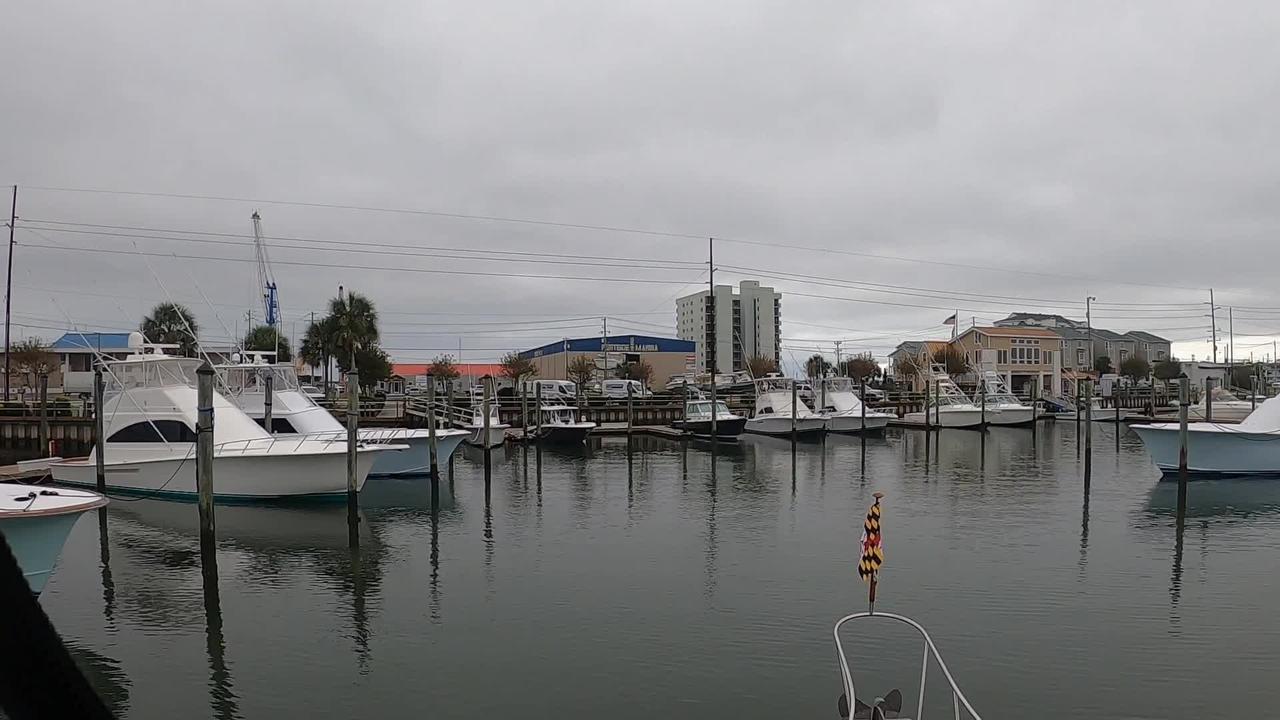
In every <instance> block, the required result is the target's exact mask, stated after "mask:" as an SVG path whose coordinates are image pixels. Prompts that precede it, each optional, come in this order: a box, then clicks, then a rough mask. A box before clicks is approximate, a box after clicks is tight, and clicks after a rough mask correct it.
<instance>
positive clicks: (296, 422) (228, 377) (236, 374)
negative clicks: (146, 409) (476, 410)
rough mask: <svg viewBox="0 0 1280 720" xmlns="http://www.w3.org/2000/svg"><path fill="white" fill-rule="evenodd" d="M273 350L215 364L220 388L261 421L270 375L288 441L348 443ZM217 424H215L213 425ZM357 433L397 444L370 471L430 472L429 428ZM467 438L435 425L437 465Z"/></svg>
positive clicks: (277, 427) (278, 432)
mask: <svg viewBox="0 0 1280 720" xmlns="http://www.w3.org/2000/svg"><path fill="white" fill-rule="evenodd" d="M274 355H275V353H270V352H249V353H246V357H245V358H244V359H245V362H238V363H231V364H226V365H219V366H217V367H216V368H215V370H217V371H218V377H219V378H220V380H221V383H220V385H219V388H218V389H219V390H220V391H223V392H225V393H226V394H227V399H228V400H230V401H231V402H232V403H234V404H235V405H236V406H237V407H239V408H240V409H241V410H243V411H244V413H245V414H246V415H248V416H249V417H251V418H253V419H254V421H256V422H257V423H258V424H259V425H262V424H264V423H265V420H266V382H265V380H266V377H267V376H268V375H270V376H271V433H272V434H273V435H275V437H277V438H279V439H281V440H285V439H287V438H289V437H291V436H293V437H297V436H300V435H303V436H309V437H311V438H325V439H331V440H334V441H337V442H341V443H345V442H346V438H347V428H346V426H344V425H343V424H342V421H340V420H338V418H336V417H334V415H333V413H331V412H329V411H328V410H326V409H325V408H322V407H320V406H319V405H317V404H316V401H315V399H314V398H312V397H311V396H310V395H308V394H307V393H306V392H304V391H303V390H302V387H303V386H301V385H300V384H299V383H298V374H297V371H296V370H294V368H293V366H292V365H289V364H287V363H273V362H271V358H272V357H273V356H274ZM215 425H216V423H215ZM358 433H359V435H358V437H359V438H360V441H361V442H362V443H367V444H370V445H387V446H393V445H394V446H396V447H395V448H390V449H388V451H387V452H383V453H379V454H378V456H377V458H376V459H375V461H374V463H373V467H372V468H371V469H370V470H369V474H370V475H378V476H383V475H393V476H401V475H422V474H425V473H429V472H430V471H431V432H430V431H429V430H427V429H425V428H387V427H372V428H360V429H359V430H358ZM465 437H467V432H466V431H464V430H455V429H453V428H443V427H438V428H437V429H436V453H437V454H438V456H437V458H436V463H437V465H443V464H444V463H445V462H446V461H448V459H449V456H451V455H453V453H454V451H455V450H457V449H458V445H460V444H462V440H463V438H465Z"/></svg>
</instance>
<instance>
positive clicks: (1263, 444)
mask: <svg viewBox="0 0 1280 720" xmlns="http://www.w3.org/2000/svg"><path fill="white" fill-rule="evenodd" d="M1129 427H1130V428H1132V429H1133V431H1134V432H1136V433H1137V434H1138V437H1140V438H1142V443H1143V445H1145V446H1146V447H1147V453H1148V454H1150V455H1151V460H1152V461H1153V462H1154V463H1155V464H1156V467H1158V468H1160V470H1161V471H1163V472H1166V473H1172V472H1177V470H1178V456H1179V453H1180V451H1181V440H1180V439H1179V435H1180V433H1179V424H1178V423H1176V422H1175V423H1149V424H1138V425H1130V426H1129ZM1187 470H1188V471H1189V472H1193V473H1196V474H1201V475H1275V476H1280V398H1271V399H1270V400H1267V401H1266V402H1264V403H1262V404H1261V405H1259V406H1258V409H1257V410H1255V411H1253V413H1251V414H1250V415H1249V416H1248V417H1246V418H1245V419H1244V420H1243V421H1242V422H1240V423H1239V424H1235V425H1225V424H1221V423H1217V422H1191V423H1187Z"/></svg>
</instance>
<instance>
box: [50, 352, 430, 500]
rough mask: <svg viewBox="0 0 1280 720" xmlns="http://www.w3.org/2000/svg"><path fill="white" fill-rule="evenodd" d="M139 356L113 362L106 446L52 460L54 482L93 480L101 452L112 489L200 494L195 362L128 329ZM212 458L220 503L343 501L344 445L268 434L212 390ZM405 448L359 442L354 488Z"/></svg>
mask: <svg viewBox="0 0 1280 720" xmlns="http://www.w3.org/2000/svg"><path fill="white" fill-rule="evenodd" d="M129 342H130V346H131V348H133V349H134V351H135V352H134V354H131V355H129V356H128V357H127V358H125V359H124V360H115V361H107V362H105V363H104V364H103V367H104V369H105V371H106V374H107V387H106V392H105V395H104V398H103V404H102V405H103V407H102V410H103V416H104V427H105V435H106V440H105V442H102V443H101V444H99V445H97V446H95V447H94V449H93V451H92V452H90V454H89V456H88V457H82V458H73V459H69V460H62V461H59V462H54V463H51V464H50V466H49V469H50V472H51V473H52V475H53V479H54V480H55V481H57V482H60V483H66V484H69V485H83V486H89V487H92V486H93V485H95V483H96V476H97V473H96V458H97V455H98V453H99V452H102V450H103V449H104V448H105V451H106V452H105V454H104V465H105V470H106V484H107V487H109V488H111V489H112V490H117V491H123V492H134V493H142V494H146V495H157V496H168V497H180V498H191V499H194V498H195V497H196V419H197V384H196V383H197V380H196V371H197V370H198V369H199V368H200V366H201V365H203V364H204V361H203V360H199V359H196V358H184V357H174V356H171V355H166V354H165V353H164V349H163V347H162V346H155V345H144V344H143V343H142V336H141V335H140V334H138V333H131V336H130V341H129ZM213 412H214V423H213V456H214V464H215V466H216V467H217V477H216V480H215V483H214V485H215V487H214V495H215V497H217V498H227V499H241V500H271V499H279V498H304V497H325V496H344V495H346V492H347V455H346V453H347V444H346V441H345V438H342V437H339V436H337V435H335V434H333V433H327V434H319V435H305V434H304V435H272V434H271V433H269V432H267V431H266V430H265V429H263V428H262V427H261V426H260V425H258V424H257V423H256V422H254V421H253V419H252V418H250V417H249V416H248V415H246V414H245V413H244V412H242V411H241V410H240V408H239V407H237V406H236V405H235V404H233V403H232V402H231V401H229V400H227V398H226V397H225V396H224V395H223V394H222V393H221V392H219V391H218V389H217V388H215V390H214V393H213ZM403 447H404V446H402V445H390V444H375V443H370V442H365V441H362V442H361V443H360V445H359V447H358V448H357V459H356V475H357V477H356V488H357V490H358V489H359V488H360V487H362V486H363V485H364V481H365V478H366V477H367V476H368V474H369V470H370V468H371V467H372V466H373V463H374V459H375V456H376V455H379V454H382V453H388V452H393V451H395V450H400V449H403Z"/></svg>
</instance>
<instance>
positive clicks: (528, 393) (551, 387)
mask: <svg viewBox="0 0 1280 720" xmlns="http://www.w3.org/2000/svg"><path fill="white" fill-rule="evenodd" d="M538 388H541V389H542V399H543V401H544V402H545V401H547V400H556V401H565V400H575V399H577V397H578V386H577V385H574V384H573V383H572V382H570V381H568V380H526V381H525V382H524V393H525V397H527V398H529V399H530V400H532V399H533V398H534V396H535V395H536V394H537V392H538Z"/></svg>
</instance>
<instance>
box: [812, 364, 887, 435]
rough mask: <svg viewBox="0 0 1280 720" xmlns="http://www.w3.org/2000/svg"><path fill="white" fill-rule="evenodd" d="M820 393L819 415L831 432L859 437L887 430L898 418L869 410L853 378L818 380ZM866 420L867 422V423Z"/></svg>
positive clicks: (818, 391)
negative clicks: (864, 431)
mask: <svg viewBox="0 0 1280 720" xmlns="http://www.w3.org/2000/svg"><path fill="white" fill-rule="evenodd" d="M814 382H816V383H817V393H818V405H817V406H818V414H819V415H821V416H822V419H823V420H824V421H825V422H826V425H827V432H834V433H858V432H862V429H863V428H864V427H865V428H866V430H867V432H875V431H877V430H883V429H884V428H885V427H886V426H887V425H888V424H889V421H890V420H894V419H896V418H897V416H896V415H890V414H889V413H883V412H878V411H875V410H866V414H865V418H864V415H863V411H864V409H865V408H864V406H863V404H862V400H861V399H860V398H859V397H858V393H857V392H855V388H854V383H853V379H852V378H847V377H835V378H823V379H821V380H815V381H814ZM864 420H865V422H864Z"/></svg>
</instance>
